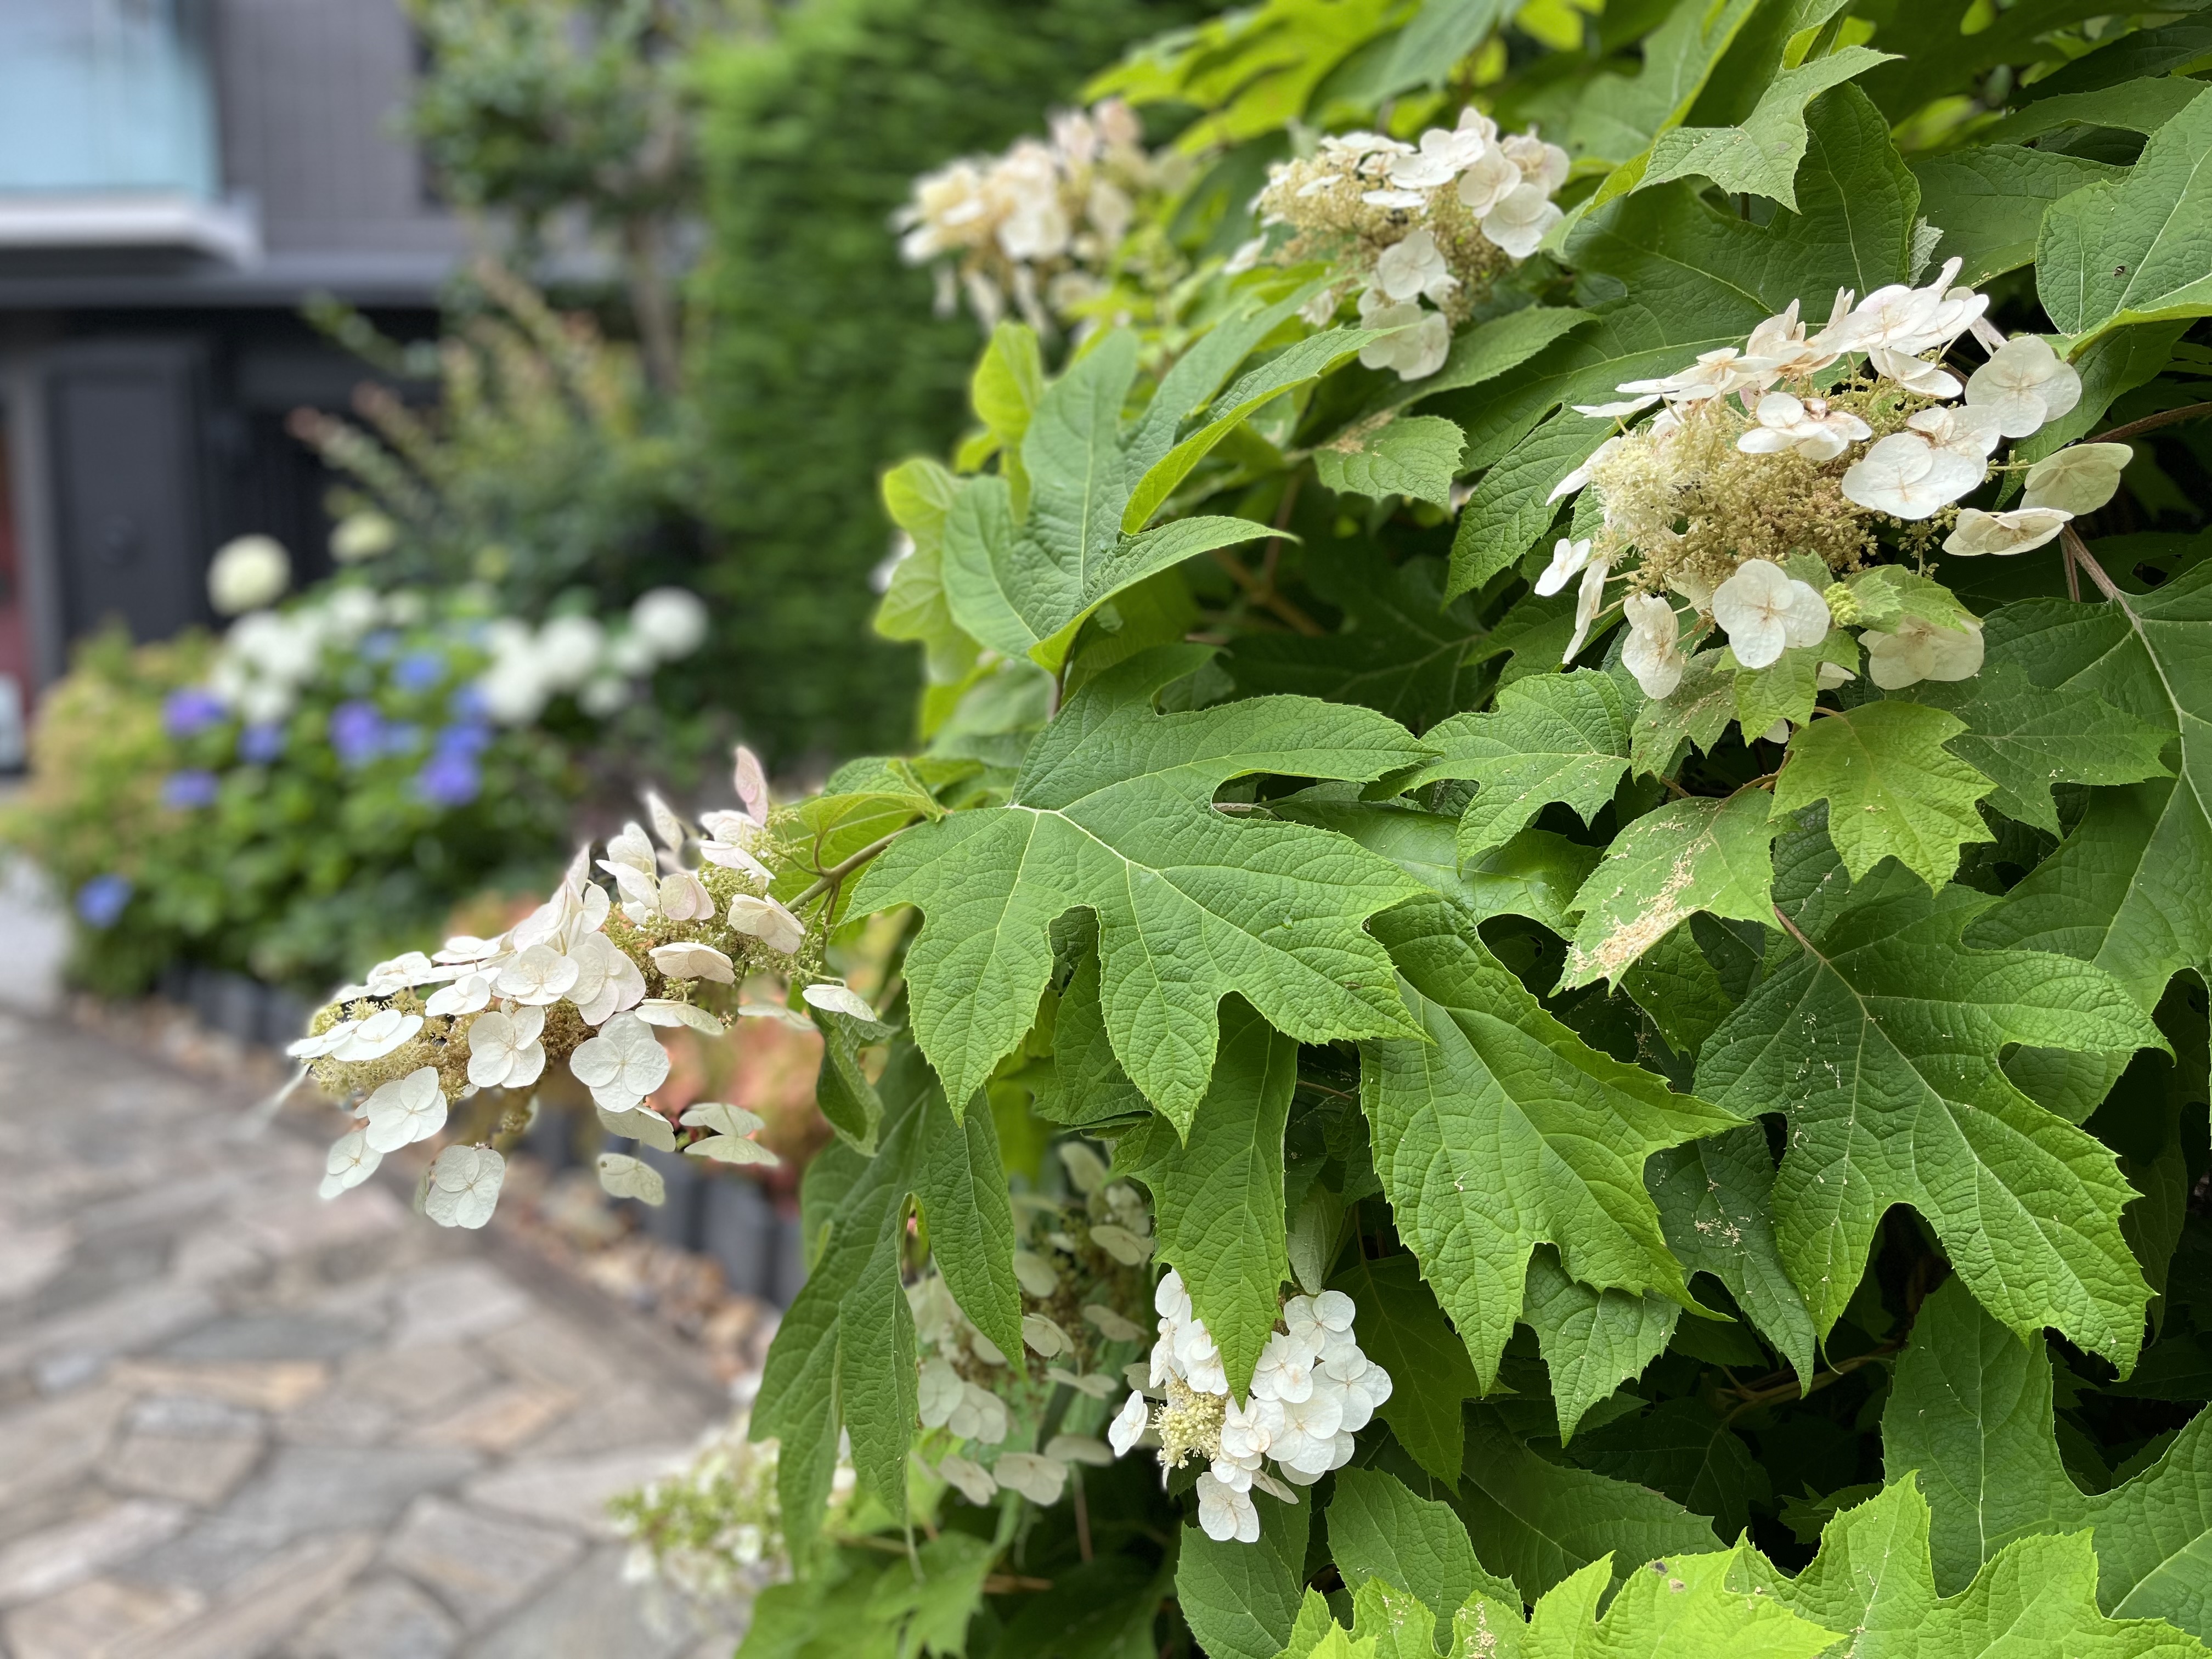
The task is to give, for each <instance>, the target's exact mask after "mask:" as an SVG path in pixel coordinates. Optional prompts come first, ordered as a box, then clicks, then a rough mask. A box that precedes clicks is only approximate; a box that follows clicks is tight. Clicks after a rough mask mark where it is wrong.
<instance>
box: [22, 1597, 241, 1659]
mask: <svg viewBox="0 0 2212 1659" xmlns="http://www.w3.org/2000/svg"><path fill="white" fill-rule="evenodd" d="M205 1604H206V1599H205V1598H204V1597H203V1596H200V1595H195V1594H193V1592H191V1590H186V1589H168V1588H164V1587H161V1586H158V1585H150V1584H125V1583H116V1582H115V1581H114V1580H112V1579H106V1578H95V1579H94V1580H93V1581H92V1582H91V1583H86V1584H79V1585H78V1586H77V1587H76V1589H71V1590H65V1591H64V1592H63V1593H62V1594H61V1595H56V1596H52V1597H50V1598H49V1599H47V1600H46V1601H40V1602H38V1603H36V1604H35V1605H33V1606H31V1607H25V1608H23V1609H21V1611H19V1612H17V1613H14V1614H12V1615H10V1616H9V1620H8V1624H7V1630H8V1646H9V1650H10V1651H11V1652H13V1653H14V1655H15V1659H113V1655H114V1653H115V1650H116V1649H117V1647H118V1644H121V1643H123V1642H124V1641H125V1640H127V1639H129V1638H132V1637H146V1636H150V1635H155V1634H158V1633H159V1632H162V1631H166V1630H171V1629H173V1628H175V1627H176V1626H179V1625H180V1624H182V1623H184V1621H185V1620H187V1619H189V1618H191V1616H192V1615H193V1614H194V1613H197V1612H199V1611H200V1609H201V1608H202V1607H204V1605H205Z"/></svg>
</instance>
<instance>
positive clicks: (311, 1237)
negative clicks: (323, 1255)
mask: <svg viewBox="0 0 2212 1659" xmlns="http://www.w3.org/2000/svg"><path fill="white" fill-rule="evenodd" d="M319 1163H320V1160H317V1164H318V1167H319ZM306 1174H307V1180H306V1183H305V1185H303V1186H299V1187H295V1188H289V1189H287V1188H277V1189H276V1190H277V1191H278V1192H280V1193H283V1197H281V1198H280V1199H279V1200H278V1201H277V1202H276V1203H274V1204H270V1203H268V1202H266V1201H265V1200H266V1198H267V1194H257V1195H256V1197H255V1200H254V1201H253V1204H252V1206H251V1207H250V1208H248V1209H246V1211H245V1212H242V1213H240V1214H239V1215H237V1216H235V1217H234V1220H233V1225H234V1226H236V1227H237V1229H238V1231H239V1236H240V1237H241V1238H242V1239H244V1240H245V1241H246V1242H247V1243H250V1244H252V1245H253V1246H254V1247H255V1248H257V1249H260V1250H263V1251H264V1252H266V1253H267V1254H268V1255H272V1256H277V1257H283V1256H297V1255H311V1254H313V1252H315V1251H318V1250H323V1249H329V1248H330V1247H331V1246H332V1245H335V1244H354V1243H361V1242H362V1241H363V1240H365V1239H371V1238H378V1237H383V1236H384V1235H386V1234H388V1233H390V1232H391V1231H392V1230H393V1229H394V1228H396V1227H398V1226H401V1225H404V1224H405V1223H406V1222H407V1220H408V1218H409V1212H408V1209H407V1206H405V1205H404V1204H402V1203H401V1202H400V1201H399V1200H398V1199H396V1198H394V1197H393V1196H392V1194H390V1193H388V1192H386V1191H385V1190H384V1188H381V1187H380V1186H377V1185H375V1184H374V1183H373V1182H372V1183H370V1184H369V1185H368V1186H363V1187H356V1188H354V1189H353V1190H352V1191H351V1192H349V1193H348V1194H346V1200H345V1202H344V1203H343V1204H326V1203H325V1202H324V1201H323V1200H321V1199H319V1198H317V1197H316V1196H315V1191H314V1188H315V1181H316V1176H315V1174H314V1172H313V1171H307V1172H306ZM293 1194H297V1196H294V1195H293Z"/></svg>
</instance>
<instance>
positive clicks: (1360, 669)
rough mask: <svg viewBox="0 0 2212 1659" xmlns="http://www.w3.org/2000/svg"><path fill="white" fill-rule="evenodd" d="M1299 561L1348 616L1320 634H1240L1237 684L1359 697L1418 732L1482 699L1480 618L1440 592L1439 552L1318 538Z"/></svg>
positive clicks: (1334, 698)
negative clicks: (1393, 559) (1402, 553)
mask: <svg viewBox="0 0 2212 1659" xmlns="http://www.w3.org/2000/svg"><path fill="white" fill-rule="evenodd" d="M1302 563H1303V567H1304V569H1303V574H1304V578H1305V582H1306V586H1309V587H1310V588H1312V589H1313V590H1314V592H1316V593H1318V594H1320V595H1321V597H1322V598H1323V599H1327V600H1328V602H1329V603H1330V604H1331V605H1334V606H1336V607H1337V609H1339V610H1340V611H1343V612H1344V622H1343V623H1342V625H1341V626H1340V628H1339V629H1338V630H1337V631H1336V632H1335V633H1334V634H1331V635H1328V636H1327V637H1326V638H1322V639H1309V638H1305V637H1303V636H1300V635H1284V634H1247V635H1243V636H1242V637H1240V638H1239V639H1237V641H1236V643H1235V644H1234V646H1233V647H1231V656H1230V658H1229V659H1228V666H1229V670H1230V671H1231V673H1233V674H1234V675H1236V677H1237V684H1238V686H1239V687H1241V688H1243V689H1244V690H1250V691H1290V692H1297V693H1303V694H1304V695H1305V696H1316V697H1326V698H1328V700H1329V701H1331V702H1356V703H1363V704H1364V705H1365V706H1366V707H1368V708H1372V709H1376V710H1377V711H1378V712H1380V713H1382V714H1388V715H1389V717H1390V718H1391V719H1392V720H1397V721H1399V722H1400V723H1401V724H1402V725H1404V726H1407V727H1409V728H1410V729H1412V730H1413V731H1414V732H1422V731H1425V730H1426V729H1427V728H1428V727H1430V726H1434V725H1435V724H1436V723H1437V721H1438V720H1443V718H1444V717H1445V716H1446V715H1448V714H1456V713H1457V712H1458V711H1460V710H1461V709H1462V708H1468V706H1469V705H1471V704H1472V703H1473V702H1474V701H1475V700H1476V697H1477V696H1478V695H1479V693H1480V687H1481V685H1482V684H1483V683H1484V682H1485V680H1486V678H1488V671H1487V670H1486V669H1485V668H1484V667H1482V666H1481V665H1480V664H1479V663H1477V662H1475V661H1474V660H1472V658H1473V655H1474V647H1475V646H1476V644H1477V642H1478V641H1480V640H1481V638H1482V635H1483V631H1484V630H1483V627H1482V623H1480V621H1479V620H1478V619H1477V617H1476V616H1475V612H1474V605H1472V604H1471V603H1470V602H1469V601H1468V600H1466V599H1454V600H1451V601H1450V602H1449V603H1447V602H1446V601H1445V600H1444V599H1443V591H1442V583H1441V580H1440V578H1441V576H1442V574H1443V566H1442V565H1441V563H1439V562H1438V561H1437V560H1435V559H1432V558H1413V559H1407V561H1405V562H1403V563H1402V564H1395V565H1394V564H1392V563H1390V562H1389V560H1388V559H1386V558H1384V557H1383V556H1382V554H1381V552H1380V550H1378V549H1376V547H1374V545H1373V544H1370V543H1366V542H1361V543H1357V544H1353V545H1352V547H1351V548H1349V549H1346V550H1344V551H1342V552H1338V551H1335V550H1330V549H1328V548H1325V547H1322V546H1319V545H1316V547H1314V548H1312V549H1310V550H1307V552H1306V554H1305V556H1304V559H1303V561H1302Z"/></svg>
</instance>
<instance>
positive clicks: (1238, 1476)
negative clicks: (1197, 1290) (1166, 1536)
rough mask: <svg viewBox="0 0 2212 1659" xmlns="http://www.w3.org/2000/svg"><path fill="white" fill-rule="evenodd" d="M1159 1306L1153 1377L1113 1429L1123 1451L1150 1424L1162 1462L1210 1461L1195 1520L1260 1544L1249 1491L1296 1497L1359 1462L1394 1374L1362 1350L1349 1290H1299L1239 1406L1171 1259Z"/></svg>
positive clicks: (1211, 1533) (1218, 1537)
mask: <svg viewBox="0 0 2212 1659" xmlns="http://www.w3.org/2000/svg"><path fill="white" fill-rule="evenodd" d="M1152 1305H1153V1307H1154V1309H1155V1310H1157V1311H1158V1315H1159V1340H1158V1341H1157V1342H1155V1343H1154V1344H1153V1345H1152V1367H1151V1370H1150V1372H1149V1374H1148V1376H1147V1379H1146V1386H1145V1387H1144V1388H1140V1389H1131V1391H1130V1394H1129V1397H1128V1398H1127V1400H1125V1401H1122V1403H1121V1412H1120V1413H1119V1414H1118V1415H1117V1416H1116V1417H1115V1419H1114V1422H1113V1425H1112V1426H1111V1427H1110V1428H1109V1430H1108V1431H1107V1438H1108V1439H1109V1441H1110V1442H1111V1443H1112V1444H1113V1448H1114V1453H1115V1455H1116V1456H1117V1457H1118V1456H1123V1455H1127V1453H1128V1452H1129V1451H1130V1449H1132V1448H1133V1447H1134V1446H1135V1445H1137V1443H1139V1440H1141V1439H1143V1438H1144V1437H1146V1435H1147V1433H1149V1434H1150V1436H1151V1437H1152V1439H1153V1441H1154V1442H1155V1443H1157V1444H1158V1447H1159V1456H1160V1463H1161V1465H1162V1467H1163V1468H1170V1469H1171V1468H1176V1467H1177V1466H1178V1465H1180V1464H1182V1462H1184V1461H1185V1460H1186V1459H1188V1458H1190V1457H1193V1456H1197V1457H1203V1458H1205V1459H1206V1462H1207V1468H1206V1472H1205V1473H1204V1474H1200V1476H1199V1477H1198V1523H1199V1525H1200V1528H1203V1529H1204V1531H1205V1533H1206V1536H1207V1537H1208V1538H1211V1539H1212V1540H1214V1541H1216V1542H1217V1543H1225V1542H1227V1541H1229V1540H1231V1539H1232V1538H1233V1539H1236V1540H1237V1541H1239V1542H1242V1543H1246V1544H1254V1543H1257V1542H1258V1541H1259V1539H1260V1511H1259V1509H1258V1508H1257V1506H1256V1505H1255V1504H1254V1503H1253V1501H1252V1493H1253V1492H1254V1490H1255V1489H1257V1490H1258V1491H1261V1492H1266V1493H1267V1494H1268V1495H1269V1496H1271V1497H1273V1498H1279V1499H1281V1500H1282V1501H1283V1502H1284V1503H1286V1504H1295V1503H1297V1493H1296V1492H1293V1491H1292V1490H1291V1486H1311V1485H1313V1483H1314V1482H1315V1481H1316V1480H1320V1479H1321V1478H1322V1476H1323V1475H1324V1474H1328V1472H1329V1471H1330V1470H1331V1469H1340V1468H1343V1467H1344V1466H1345V1464H1346V1463H1347V1462H1350V1461H1351V1459H1352V1448H1353V1440H1352V1437H1353V1436H1354V1435H1356V1434H1358V1431H1360V1430H1362V1429H1364V1428H1365V1427H1366V1426H1367V1425H1368V1423H1369V1421H1370V1419H1372V1418H1373V1417H1374V1415H1375V1413H1376V1409H1377V1408H1378V1407H1381V1406H1382V1405H1383V1402H1384V1401H1387V1400H1389V1398H1390V1374H1389V1372H1388V1371H1386V1370H1383V1367H1382V1366H1380V1365H1378V1364H1376V1363H1375V1362H1374V1361H1373V1360H1371V1359H1370V1358H1368V1357H1367V1356H1366V1355H1365V1354H1364V1353H1363V1352H1360V1348H1359V1343H1358V1339H1357V1338H1356V1337H1355V1336H1354V1335H1353V1334H1352V1319H1353V1316H1354V1314H1355V1313H1356V1311H1357V1310H1356V1309H1355V1308H1354V1307H1353V1305H1352V1298H1351V1297H1348V1296H1346V1295H1345V1294H1344V1293H1343V1292H1342V1291H1322V1293H1321V1294H1320V1295H1319V1296H1294V1297H1291V1298H1290V1299H1289V1300H1288V1301H1286V1302H1285V1303H1284V1304H1283V1316H1282V1320H1281V1322H1280V1324H1279V1326H1278V1328H1276V1330H1275V1333H1274V1334H1273V1335H1272V1336H1270V1337H1269V1338H1268V1339H1267V1346H1266V1347H1264V1348H1263V1349H1261V1352H1260V1363H1259V1364H1258V1366H1257V1367H1256V1368H1255V1370H1254V1371H1253V1373H1252V1388H1251V1393H1250V1395H1249V1397H1248V1398H1247V1399H1246V1401H1244V1403H1243V1404H1242V1405H1239V1404H1238V1403H1237V1401H1236V1400H1235V1399H1233V1398H1232V1397H1231V1394H1230V1390H1229V1377H1228V1374H1227V1372H1226V1371H1225V1370H1224V1369H1223V1367H1222V1364H1221V1351H1220V1349H1219V1348H1218V1347H1217V1346H1215V1344H1214V1340H1213V1338H1212V1334H1210V1333H1209V1332H1208V1331H1207V1330H1206V1322H1205V1321H1204V1320H1202V1319H1200V1317H1199V1316H1198V1315H1197V1313H1196V1312H1195V1311H1194V1310H1193V1309H1192V1307H1191V1302H1190V1294H1189V1292H1188V1291H1187V1290H1186V1289H1185V1288H1184V1285H1183V1282H1182V1275H1180V1274H1179V1273H1176V1271H1175V1270H1174V1269H1173V1268H1170V1269H1169V1270H1168V1272H1167V1273H1165V1274H1164V1275H1163V1276H1162V1278H1161V1279H1160V1282H1159V1286H1158V1290H1157V1291H1156V1292H1155V1294H1154V1297H1153V1304H1152ZM1155 1401H1157V1402H1158V1403H1155ZM1271 1462H1272V1463H1273V1465H1274V1469H1273V1473H1272V1474H1271V1473H1270V1472H1269V1470H1268V1467H1267V1466H1268V1464H1269V1463H1271ZM1285 1481H1287V1482H1289V1483H1291V1484H1290V1485H1288V1486H1286V1485H1285V1484H1284V1483H1285Z"/></svg>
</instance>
